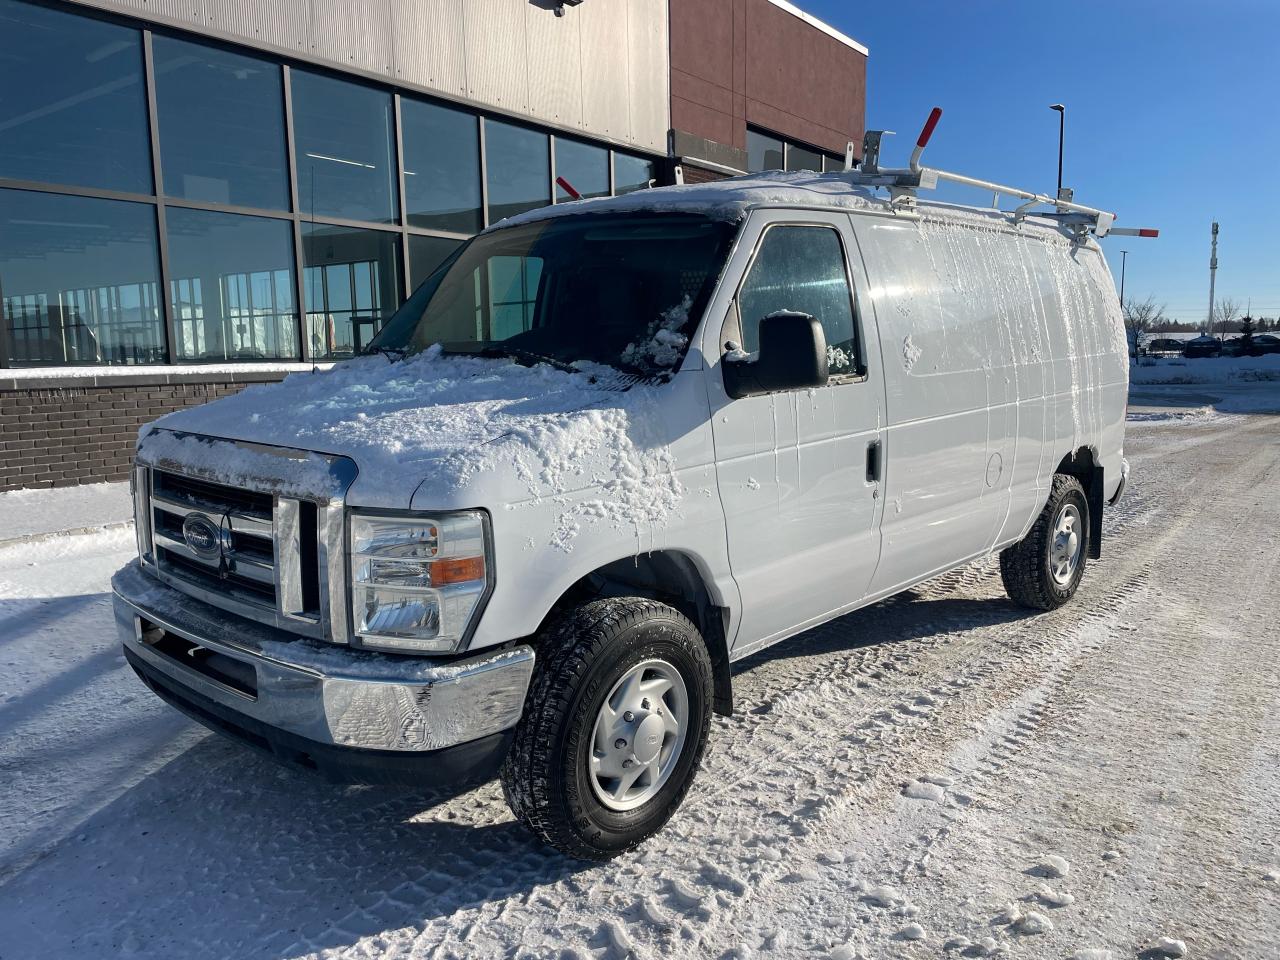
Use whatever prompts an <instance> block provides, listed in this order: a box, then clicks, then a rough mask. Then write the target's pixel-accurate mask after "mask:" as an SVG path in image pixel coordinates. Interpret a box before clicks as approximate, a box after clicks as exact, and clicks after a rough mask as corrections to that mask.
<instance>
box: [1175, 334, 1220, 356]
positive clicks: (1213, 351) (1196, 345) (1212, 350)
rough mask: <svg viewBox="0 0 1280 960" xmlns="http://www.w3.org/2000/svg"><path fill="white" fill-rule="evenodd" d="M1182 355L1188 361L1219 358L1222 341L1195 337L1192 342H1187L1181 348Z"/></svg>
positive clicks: (1206, 337)
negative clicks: (1199, 358)
mask: <svg viewBox="0 0 1280 960" xmlns="http://www.w3.org/2000/svg"><path fill="white" fill-rule="evenodd" d="M1182 355H1183V356H1184V357H1186V358H1187V359H1188V360H1192V359H1195V358H1197V357H1220V356H1222V341H1221V340H1219V339H1218V338H1217V337H1209V336H1203V337H1196V338H1195V339H1194V340H1188V341H1187V342H1186V344H1185V345H1184V346H1183V348H1182Z"/></svg>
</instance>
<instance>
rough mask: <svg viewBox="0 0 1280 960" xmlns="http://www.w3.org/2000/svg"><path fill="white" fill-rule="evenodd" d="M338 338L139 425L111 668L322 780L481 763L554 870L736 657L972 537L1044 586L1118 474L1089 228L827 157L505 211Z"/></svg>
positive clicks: (1047, 588) (899, 582) (643, 797)
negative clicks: (886, 189)
mask: <svg viewBox="0 0 1280 960" xmlns="http://www.w3.org/2000/svg"><path fill="white" fill-rule="evenodd" d="M490 278H497V279H493V280H491V279H490ZM509 288H514V289H520V290H525V291H527V292H526V293H525V294H523V298H524V299H523V301H521V302H518V303H516V304H515V309H511V305H510V303H509V302H500V301H501V300H502V299H503V298H502V297H499V296H495V294H494V291H495V290H500V291H506V290H507V289H509ZM506 300H508V301H509V300H510V298H509V297H507V298H506ZM944 318H945V319H944ZM1015 318H1016V320H1017V322H1016V325H1015V323H1014V320H1015ZM1215 342H1216V341H1215ZM371 350H372V351H373V353H374V354H375V355H368V356H360V357H357V358H355V359H353V360H350V361H347V362H345V363H339V364H337V365H335V366H334V367H333V369H332V370H329V371H325V372H309V373H303V374H298V375H295V376H293V377H290V378H288V379H287V380H285V381H284V382H283V383H279V384H273V385H270V386H258V387H254V388H250V389H249V390H246V391H245V392H243V393H240V394H236V395H235V396H231V397H226V398H224V399H222V400H219V401H216V402H214V403H212V404H208V405H206V406H203V407H200V408H191V409H187V410H183V411H179V412H178V413H176V414H171V415H169V416H167V417H166V418H164V419H163V420H161V421H159V422H157V423H155V424H153V425H149V426H148V427H146V428H144V429H143V431H142V436H141V438H140V440H139V444H138V448H137V455H136V458H135V462H134V468H133V473H132V476H133V483H132V490H133V495H134V499H135V512H136V517H137V525H136V532H137V538H138V552H139V557H138V558H137V559H135V560H133V561H132V562H131V563H130V564H129V565H128V566H127V567H125V568H124V569H123V570H121V571H120V572H119V573H118V574H117V575H116V577H115V578H114V581H113V587H114V592H115V598H114V602H115V617H116V621H117V625H118V629H119V636H120V640H121V643H122V644H123V647H124V653H125V656H126V658H127V659H128V661H129V663H130V664H131V665H132V666H133V668H134V669H135V670H136V671H137V672H138V674H139V675H140V676H141V677H142V679H143V680H144V682H145V683H146V684H147V685H148V686H149V687H150V688H151V689H152V690H153V691H154V692H155V693H156V694H158V695H159V696H160V697H162V698H163V699H165V700H167V701H168V702H169V703H171V704H173V705H174V706H176V707H177V708H178V709H180V710H183V711H185V712H187V713H188V714H190V715H191V716H192V717H194V718H195V719H197V720H199V721H200V722H202V723H204V724H206V725H208V726H210V727H212V728H214V729H215V730H217V731H219V732H221V733H223V734H227V735H229V736H232V737H234V738H237V739H239V740H241V741H244V742H246V743H248V744H251V745H254V746H257V747H259V748H261V749H265V750H268V751H270V752H272V753H274V754H275V755H276V756H278V757H281V758H283V759H287V760H291V761H295V762H297V763H299V764H302V765H304V766H307V767H310V768H311V769H315V770H318V771H319V772H320V773H321V774H324V775H326V776H328V777H330V778H332V779H335V780H340V781H347V782H365V783H370V782H371V783H404V784H408V785H411V786H414V787H417V788H420V789H427V788H432V787H434V786H436V785H438V784H441V783H442V782H444V781H450V782H454V783H456V782H474V781H476V780H481V779H485V778H487V777H490V776H492V775H493V774H494V773H495V772H499V773H500V776H501V780H502V786H503V790H504V793H505V796H506V799H507V802H508V804H509V805H510V807H511V809H512V812H513V813H514V814H515V816H516V817H517V818H518V819H519V820H520V821H521V822H522V823H523V824H525V826H527V827H528V828H529V829H530V830H531V831H532V832H533V833H534V834H535V835H536V836H538V837H539V838H541V839H542V840H544V841H546V842H547V843H549V844H551V845H552V846H554V847H557V848H559V849H560V850H562V851H564V852H566V853H568V854H570V855H572V856H575V857H582V858H589V859H607V858H609V857H613V856H616V855H617V854H620V853H623V852H624V851H626V850H630V849H632V848H634V847H635V846H637V845H638V844H639V843H641V842H642V841H643V840H645V838H647V837H649V836H651V835H653V834H654V833H656V832H657V831H658V830H659V829H661V828H662V826H663V824H665V823H666V822H667V820H668V818H669V817H670V816H671V815H672V813H673V812H674V811H675V810H676V808H677V807H678V806H679V805H680V803H681V801H682V800H683V799H684V797H685V794H686V793H687V791H688V790H689V788H690V785H691V783H692V781H693V777H694V774H695V772H696V771H697V769H698V766H699V763H700V761H701V759H702V755H703V751H704V749H705V747H706V745H707V740H708V737H709V736H710V735H711V734H712V731H713V727H712V723H711V717H712V713H713V712H714V713H720V714H724V715H728V714H730V713H732V710H733V694H732V684H733V682H734V677H733V672H732V670H731V668H730V664H731V663H732V662H734V661H737V660H740V659H742V658H743V657H747V656H749V655H750V654H752V653H754V652H755V651H758V650H762V649H764V648H765V647H768V646H770V645H772V644H774V643H778V642H780V641H783V640H786V639H787V638H789V637H792V636H794V635H796V634H798V633H801V632H802V631H805V630H808V629H809V628H811V627H814V626H817V625H819V624H821V623H824V622H826V621H829V620H832V619H834V618H835V617H839V616H842V615H844V614H846V613H849V612H851V611H853V610H856V609H858V608H860V607H864V606H867V605H868V604H872V603H875V602H876V601H878V600H880V599H882V598H884V597H888V596H891V595H893V594H896V593H899V592H901V591H903V590H905V589H907V588H909V587H911V586H912V585H913V584H916V583H919V582H920V581H923V580H927V579H929V578H931V577H935V576H937V575H938V574H940V573H942V572H944V571H946V570H950V569H952V568H954V567H957V566H959V565H961V564H965V563H968V562H969V561H971V560H974V559H976V558H978V557H985V556H989V555H991V554H993V553H998V554H999V555H1000V571H1001V575H1002V577H1003V581H1004V586H1005V589H1006V591H1007V592H1008V594H1009V596H1010V597H1011V598H1012V599H1013V600H1014V601H1015V602H1016V603H1018V604H1020V605H1021V606H1023V607H1027V608H1031V609H1036V610H1051V609H1054V608H1056V607H1059V606H1061V605H1062V604H1064V603H1067V602H1068V601H1069V600H1070V599H1071V597H1072V595H1073V594H1074V593H1075V592H1076V588H1077V587H1078V586H1079V584H1080V580H1081V577H1082V576H1083V575H1084V573H1085V565H1086V563H1087V562H1088V561H1089V560H1090V559H1093V558H1097V557H1098V556H1100V549H1101V548H1100V544H1101V537H1102V531H1103V527H1102V512H1103V509H1104V507H1106V506H1107V505H1108V504H1112V503H1115V502H1116V501H1117V500H1118V499H1119V498H1120V495H1121V493H1122V492H1123V489H1124V486H1125V481H1126V478H1127V475H1128V464H1127V463H1126V461H1125V460H1124V457H1123V446H1124V432H1125V406H1126V402H1127V397H1128V370H1129V363H1128V359H1129V358H1128V342H1127V340H1126V338H1125V332H1124V327H1123V323H1122V318H1121V314H1120V306H1119V300H1118V299H1117V297H1116V292H1115V287H1114V285H1113V283H1112V279H1111V274H1110V272H1109V270H1108V268H1107V263H1106V260H1105V259H1104V258H1103V256H1102V252H1101V249H1100V247H1099V245H1098V243H1097V241H1096V240H1095V239H1093V238H1092V237H1090V236H1089V235H1088V234H1087V233H1083V232H1079V231H1077V230H1074V229H1072V227H1071V226H1069V225H1064V224H1061V223H1058V222H1056V221H1055V220H1051V219H1048V218H1040V217H1037V216H1035V215H1034V214H1031V215H1027V216H1026V217H1025V218H1023V219H1020V220H1017V221H1015V220H1013V219H1011V217H1010V214H1009V213H1006V212H1001V211H999V210H991V209H985V208H960V207H955V206H951V205H948V204H934V203H926V202H923V201H921V202H918V203H914V204H912V205H910V206H909V207H908V206H905V205H901V204H898V203H890V202H889V201H888V200H885V199H883V198H881V197H878V196H877V195H876V194H875V193H874V192H872V191H871V190H869V189H864V188H861V187H854V186H851V185H849V184H848V183H847V182H846V181H845V180H844V179H842V177H841V175H825V176H811V175H807V174H795V173H787V174H767V175H763V176H759V177H750V178H742V179H738V180H729V181H724V182H723V183H720V184H716V185H715V186H698V187H671V188H657V189H652V190H644V191H640V192H639V193H632V194H628V195H626V196H622V197H615V198H607V199H601V200H586V201H582V202H580V203H571V204H562V205H559V206H556V207H548V208H546V209H543V210H539V211H534V212H531V213H528V214H524V215H522V216H519V217H515V218H512V219H511V220H508V221H505V222H503V223H501V224H498V225H496V226H494V227H491V228H489V229H488V230H487V231H485V232H484V233H481V234H480V235H479V236H477V237H474V238H473V239H471V240H469V241H467V242H466V243H465V244H463V245H462V246H461V247H460V248H459V249H458V250H457V251H456V252H455V253H454V254H452V255H451V256H450V258H449V259H448V260H446V261H445V262H444V263H443V264H442V265H441V266H440V267H439V268H437V270H436V271H435V272H434V273H433V274H432V275H431V276H430V277H428V278H427V279H426V280H425V281H424V282H423V283H422V285H421V286H419V287H418V289H417V291H416V292H415V293H414V294H413V295H412V296H411V297H410V298H409V299H408V300H407V301H406V302H405V303H404V305H403V306H402V307H400V309H399V310H398V311H397V312H396V313H395V315H394V316H393V317H392V318H391V319H390V320H389V322H388V323H387V324H386V326H385V327H384V328H383V329H382V331H381V332H380V333H379V334H378V335H377V337H375V338H374V340H373V342H372V344H371ZM1055 622H1058V623H1063V624H1069V623H1070V619H1069V618H1068V619H1065V620H1061V621H1055ZM1045 629H1049V627H1046V628H1045ZM1055 629H1056V628H1055ZM847 706H848V705H837V706H836V707H835V708H834V709H836V710H837V711H840V710H845V709H846V707H847ZM841 722H843V721H842V720H840V719H839V718H835V719H833V720H832V724H833V730H834V729H835V728H836V726H838V725H839V724H840V723H841ZM743 762H744V763H745V762H746V761H745V759H744V760H743ZM717 772H720V771H717ZM841 773H842V771H841V769H840V767H838V766H833V768H832V770H831V776H833V777H837V776H840V775H841ZM230 775H233V776H244V777H253V776H260V775H261V768H259V767H257V766H245V767H242V768H241V769H240V770H239V771H236V772H234V773H232V774H230ZM737 775H738V774H736V773H735V774H734V776H737ZM743 775H744V776H749V775H750V774H749V773H744V774H743ZM711 786H712V787H713V788H714V789H716V790H723V789H726V788H728V789H730V790H732V783H731V782H726V781H720V782H717V783H715V784H713V785H711ZM707 802H708V803H711V804H715V803H717V802H719V801H716V800H715V799H714V798H712V799H710V800H708V801H707ZM393 827H394V825H388V830H389V831H390V830H392V829H393ZM361 829H362V832H363V833H364V834H365V835H366V836H367V832H368V831H369V830H371V829H374V828H373V827H372V826H370V825H368V824H366V825H364V826H363V827H362V828H361ZM404 853H405V856H406V858H407V859H408V858H412V857H413V856H414V852H413V851H412V850H411V849H406V850H405V851H404ZM711 855H712V856H714V853H712V854H711Z"/></svg>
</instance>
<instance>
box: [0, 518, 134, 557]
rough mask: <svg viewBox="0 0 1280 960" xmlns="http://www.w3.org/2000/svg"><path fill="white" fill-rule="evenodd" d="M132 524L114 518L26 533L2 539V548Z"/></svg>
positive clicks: (123, 527) (126, 526)
mask: <svg viewBox="0 0 1280 960" xmlns="http://www.w3.org/2000/svg"><path fill="white" fill-rule="evenodd" d="M132 526H133V521H132V520H113V521H112V522H110V523H102V524H98V525H97V526H93V527H72V528H71V529H70V530H51V531H49V532H48V533H26V534H23V535H22V536H20V537H10V538H9V539H8V540H0V550H4V549H7V548H9V547H18V546H23V545H25V544H30V543H43V542H44V541H46V540H60V539H61V538H63V537H83V536H86V535H88V534H92V533H102V532H103V531H106V530H124V529H128V528H131V527H132Z"/></svg>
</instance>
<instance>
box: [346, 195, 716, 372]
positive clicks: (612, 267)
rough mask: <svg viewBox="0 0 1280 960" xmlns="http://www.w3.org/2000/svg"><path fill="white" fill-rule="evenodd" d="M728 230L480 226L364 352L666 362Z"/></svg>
mask: <svg viewBox="0 0 1280 960" xmlns="http://www.w3.org/2000/svg"><path fill="white" fill-rule="evenodd" d="M735 230H736V227H735V226H734V225H733V224H729V223H722V222H719V221H714V220H709V219H707V218H705V217H700V216H692V215H671V214H662V215H652V214H649V215H644V214H631V215H625V216H608V215H601V216H592V215H589V214H584V215H581V216H571V217H558V218H552V219H549V220H544V221H540V222H535V223H529V224H524V225H521V226H515V227H509V228H506V229H502V230H495V231H493V232H492V233H485V234H481V235H480V236H478V237H476V238H475V239H473V240H472V241H471V242H470V243H468V244H466V245H465V246H464V247H462V248H461V249H460V250H459V251H458V252H457V253H456V254H455V255H454V256H453V257H451V258H450V259H449V260H447V261H445V263H443V264H442V265H441V266H440V268H439V269H438V270H436V272H435V273H433V274H432V275H431V276H430V277H428V278H427V279H426V280H425V281H424V282H423V284H422V286H420V287H419V288H418V289H417V290H416V291H415V292H414V294H413V295H412V296H411V297H410V298H409V299H408V300H406V301H405V303H404V306H402V307H401V308H400V309H399V310H398V311H396V313H395V315H394V316H393V317H392V318H391V319H390V320H389V321H388V322H387V325H386V327H385V328H384V329H383V330H382V332H381V333H380V334H378V336H377V337H376V338H375V339H374V341H373V342H372V343H371V344H370V350H373V351H379V350H381V351H386V352H392V353H397V354H400V353H403V354H409V353H417V352H418V351H420V350H425V349H426V348H427V347H429V346H432V345H433V344H436V343H439V344H440V345H441V346H442V348H443V349H444V350H445V351H446V352H452V353H478V354H485V355H493V356H511V357H514V358H515V359H516V360H519V361H521V362H525V363H536V362H547V363H551V364H553V365H556V366H567V365H569V364H573V363H575V362H578V361H591V362H595V363H604V364H610V365H612V366H615V367H620V368H624V369H629V370H635V371H637V372H640V373H644V374H650V375H651V374H655V373H660V372H662V371H664V370H671V369H674V368H675V367H676V366H677V365H678V364H679V362H680V358H681V357H683V356H684V352H685V348H686V347H687V346H688V338H689V336H690V334H691V333H692V325H693V323H695V322H696V320H697V317H698V316H700V315H701V312H702V310H703V309H704V308H705V307H706V303H707V300H708V298H709V297H710V296H711V291H712V289H713V288H714V286H715V283H716V280H717V278H718V277H719V275H720V270H721V268H722V267H723V265H724V261H725V257H726V255H727V253H728V249H729V245H730V243H731V242H732V239H733V234H734V232H735Z"/></svg>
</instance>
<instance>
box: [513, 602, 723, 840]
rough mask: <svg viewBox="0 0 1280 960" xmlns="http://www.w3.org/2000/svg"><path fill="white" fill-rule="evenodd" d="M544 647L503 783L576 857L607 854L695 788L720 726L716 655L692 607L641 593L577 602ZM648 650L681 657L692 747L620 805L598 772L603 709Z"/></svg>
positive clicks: (544, 835)
mask: <svg viewBox="0 0 1280 960" xmlns="http://www.w3.org/2000/svg"><path fill="white" fill-rule="evenodd" d="M536 649H537V656H538V659H537V664H536V666H535V667H534V672H533V680H532V682H531V685H530V688H529V696H528V698H527V699H526V701H525V709H524V715H523V717H521V719H520V723H519V724H518V725H517V726H516V733H515V739H514V740H513V742H512V745H511V750H510V752H509V753H508V754H507V758H506V761H505V762H504V763H503V765H502V772H501V779H502V791H503V793H504V794H505V796H506V799H507V804H508V805H509V806H510V807H511V811H512V813H514V814H515V815H516V817H517V818H518V819H519V820H520V821H521V822H522V823H523V824H524V825H525V826H526V827H528V828H529V830H530V831H532V832H533V834H534V835H535V836H537V837H538V838H539V839H540V840H542V841H543V842H544V843H546V844H548V845H550V846H552V847H555V848H556V849H557V850H560V851H561V852H563V853H566V854H568V855H569V856H572V857H578V858H581V859H586V860H608V859H610V858H612V857H616V856H617V855H619V854H621V853H624V852H626V851H627V850H631V849H633V848H635V847H637V846H638V845H639V844H641V843H642V842H644V841H645V840H646V839H648V838H649V837H651V836H653V835H654V834H655V833H657V832H658V831H659V830H661V829H662V827H663V826H664V825H665V824H666V822H667V820H669V819H670V818H671V815H672V814H673V813H674V812H675V810H676V808H677V807H679V806H680V803H681V801H682V800H683V799H684V795H685V793H686V792H688V790H689V786H690V784H691V783H692V782H693V776H694V773H695V772H696V770H697V768H698V765H699V763H700V762H701V760H702V755H703V752H704V751H705V749H706V744H707V734H708V732H709V730H710V727H711V703H712V681H711V658H710V656H709V655H708V653H707V648H706V645H705V644H704V643H703V640H702V637H701V635H700V634H699V633H698V630H697V628H696V627H694V625H693V624H692V623H690V622H689V620H688V619H687V618H686V617H685V616H684V615H682V614H681V613H679V612H678V611H676V610H674V609H672V608H671V607H669V606H667V605H666V604H663V603H659V602H657V601H655V600H647V599H642V598H637V597H625V598H614V599H608V600H596V601H593V602H591V603H588V604H585V605H583V606H581V607H578V608H576V609H574V610H572V611H570V612H569V613H567V614H566V615H565V616H563V617H562V618H561V619H560V620H559V621H558V622H557V623H556V624H555V625H554V626H553V627H551V628H550V629H549V630H548V631H547V632H546V634H545V635H544V636H543V637H542V638H541V639H540V641H539V642H538V644H537V648H536ZM646 660H661V661H663V662H664V663H665V664H668V665H670V666H672V667H674V668H675V669H676V670H677V671H678V672H679V675H680V678H681V679H682V680H683V681H684V684H685V691H686V693H687V695H688V707H687V713H688V722H687V724H686V725H685V733H684V742H683V747H682V748H681V750H680V753H679V755H678V756H677V757H676V758H675V760H674V763H675V766H674V767H672V768H671V772H670V774H669V775H668V776H667V779H666V781H665V782H664V783H663V784H662V786H661V787H660V788H659V789H658V790H657V792H656V793H655V794H654V795H653V796H652V797H651V798H650V799H649V800H647V801H646V802H644V803H643V804H642V805H641V806H638V807H636V808H635V809H632V810H625V811H618V810H613V809H610V808H609V807H606V806H605V805H604V804H603V803H601V802H600V800H599V798H597V796H596V794H595V792H594V789H593V787H592V784H591V779H590V778H591V777H592V774H591V772H590V767H589V764H590V757H591V754H592V750H593V734H594V730H595V723H596V718H597V716H598V714H599V711H600V709H601V706H602V705H603V704H604V701H605V698H606V697H607V696H608V695H609V692H610V691H611V690H612V689H613V688H614V686H615V684H616V683H617V682H618V680H619V679H620V678H621V677H623V676H624V675H625V674H626V673H627V672H628V671H629V670H631V668H633V667H635V666H636V665H638V664H640V663H643V662H644V661H646ZM646 702H647V701H646Z"/></svg>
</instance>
